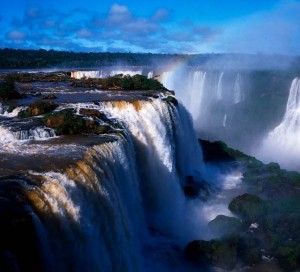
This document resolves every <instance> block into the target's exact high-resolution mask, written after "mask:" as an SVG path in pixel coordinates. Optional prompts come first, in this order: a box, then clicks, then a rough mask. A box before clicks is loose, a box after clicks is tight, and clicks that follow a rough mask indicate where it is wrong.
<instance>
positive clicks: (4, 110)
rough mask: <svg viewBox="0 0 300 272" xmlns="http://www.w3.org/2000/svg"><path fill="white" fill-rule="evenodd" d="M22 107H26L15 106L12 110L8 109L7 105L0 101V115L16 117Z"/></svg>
mask: <svg viewBox="0 0 300 272" xmlns="http://www.w3.org/2000/svg"><path fill="white" fill-rule="evenodd" d="M24 109H26V107H15V108H14V109H13V110H12V111H9V106H5V105H3V104H2V103H1V102H0V116H3V117H16V116H18V114H19V112H20V111H22V110H24Z"/></svg>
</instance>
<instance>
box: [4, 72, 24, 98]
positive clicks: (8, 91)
mask: <svg viewBox="0 0 300 272" xmlns="http://www.w3.org/2000/svg"><path fill="white" fill-rule="evenodd" d="M21 97H22V96H21V95H20V93H19V92H17V91H16V87H15V81H14V79H13V78H12V77H11V76H9V75H7V76H6V77H5V79H4V82H0V99H3V100H10V99H18V98H21Z"/></svg>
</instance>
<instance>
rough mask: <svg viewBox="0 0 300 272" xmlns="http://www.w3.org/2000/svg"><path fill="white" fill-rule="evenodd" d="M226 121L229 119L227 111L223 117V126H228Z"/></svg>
mask: <svg viewBox="0 0 300 272" xmlns="http://www.w3.org/2000/svg"><path fill="white" fill-rule="evenodd" d="M226 121H227V114H226V113H225V115H224V118H223V127H226Z"/></svg>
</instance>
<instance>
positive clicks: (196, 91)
mask: <svg viewBox="0 0 300 272" xmlns="http://www.w3.org/2000/svg"><path fill="white" fill-rule="evenodd" d="M205 78H206V72H203V71H196V72H193V77H192V84H191V89H190V105H189V107H188V108H189V109H190V112H191V114H192V116H193V118H194V119H195V120H196V119H197V118H198V116H199V112H200V109H201V104H202V102H203V95H204V87H205Z"/></svg>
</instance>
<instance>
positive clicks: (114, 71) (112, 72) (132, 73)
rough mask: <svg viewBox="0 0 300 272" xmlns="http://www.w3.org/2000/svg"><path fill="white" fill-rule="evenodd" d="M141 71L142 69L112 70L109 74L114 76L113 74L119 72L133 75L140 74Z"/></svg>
mask: <svg viewBox="0 0 300 272" xmlns="http://www.w3.org/2000/svg"><path fill="white" fill-rule="evenodd" d="M142 73H143V70H123V69H120V70H112V71H111V72H110V76H114V75H119V74H123V75H124V76H125V75H129V76H134V75H141V74H142Z"/></svg>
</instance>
